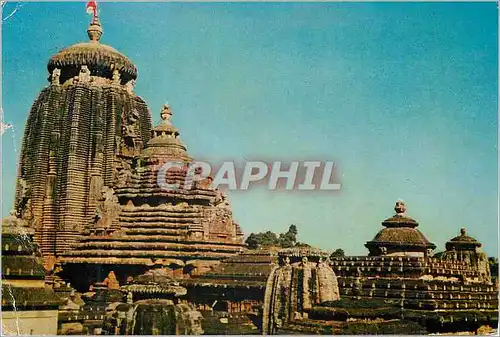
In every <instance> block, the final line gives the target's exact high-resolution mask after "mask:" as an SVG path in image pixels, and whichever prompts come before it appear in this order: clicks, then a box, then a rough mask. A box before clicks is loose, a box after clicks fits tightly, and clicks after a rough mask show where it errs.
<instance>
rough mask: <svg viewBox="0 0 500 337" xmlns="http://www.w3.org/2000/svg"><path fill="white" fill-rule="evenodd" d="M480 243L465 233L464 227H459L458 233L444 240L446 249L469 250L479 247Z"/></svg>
mask: <svg viewBox="0 0 500 337" xmlns="http://www.w3.org/2000/svg"><path fill="white" fill-rule="evenodd" d="M481 246H482V245H481V243H480V242H479V241H477V240H476V239H474V238H473V237H470V236H468V235H467V230H466V229H465V228H462V229H460V235H459V236H455V237H454V238H452V239H450V241H448V242H446V250H453V249H455V250H471V249H475V248H479V247H481Z"/></svg>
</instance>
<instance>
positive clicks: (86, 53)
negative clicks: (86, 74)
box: [47, 18, 137, 84]
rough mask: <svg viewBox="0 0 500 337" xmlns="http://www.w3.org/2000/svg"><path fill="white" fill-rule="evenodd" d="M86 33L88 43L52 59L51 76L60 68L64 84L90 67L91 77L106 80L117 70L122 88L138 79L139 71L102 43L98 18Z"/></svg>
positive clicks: (72, 47)
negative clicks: (81, 70)
mask: <svg viewBox="0 0 500 337" xmlns="http://www.w3.org/2000/svg"><path fill="white" fill-rule="evenodd" d="M87 33H88V35H89V39H90V41H89V42H82V43H77V44H75V45H72V46H70V47H67V48H64V49H62V50H61V51H59V52H58V53H57V54H55V55H53V56H52V57H51V58H50V60H49V62H48V64H47V69H48V71H49V73H52V71H53V70H54V69H56V68H58V69H60V70H61V80H62V81H65V80H66V79H68V78H71V77H73V76H76V75H78V73H79V71H80V68H81V67H82V66H87V67H88V68H89V70H90V73H91V75H93V76H100V77H106V78H112V76H113V71H114V70H115V69H116V70H118V72H119V73H120V77H121V83H122V84H125V83H127V82H128V81H130V80H135V79H136V78H137V68H136V67H135V65H134V64H133V63H132V61H130V60H129V58H128V57H126V56H125V55H123V54H121V53H120V52H118V51H117V50H116V49H114V48H113V47H110V46H107V45H105V44H102V43H100V42H99V41H100V38H101V35H102V28H101V24H100V23H99V20H98V19H97V18H96V19H94V20H93V21H92V23H91V24H90V27H89V28H88V30H87Z"/></svg>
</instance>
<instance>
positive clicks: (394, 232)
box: [370, 227, 436, 249]
mask: <svg viewBox="0 0 500 337" xmlns="http://www.w3.org/2000/svg"><path fill="white" fill-rule="evenodd" d="M370 242H371V243H373V244H374V245H376V246H385V245H390V244H392V245H405V246H415V247H422V248H432V249H434V248H435V247H436V246H435V245H434V244H433V243H431V242H429V240H428V239H427V238H426V237H425V235H424V234H422V232H420V231H419V230H418V229H415V228H408V227H405V228H391V227H389V228H384V229H382V230H381V231H379V232H378V233H377V235H376V236H375V238H374V239H373V240H372V241H370Z"/></svg>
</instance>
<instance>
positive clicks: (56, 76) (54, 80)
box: [50, 68, 61, 85]
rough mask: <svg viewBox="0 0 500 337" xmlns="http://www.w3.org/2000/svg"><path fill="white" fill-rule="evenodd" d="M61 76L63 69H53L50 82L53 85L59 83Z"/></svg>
mask: <svg viewBox="0 0 500 337" xmlns="http://www.w3.org/2000/svg"><path fill="white" fill-rule="evenodd" d="M60 77H61V69H59V68H55V69H54V70H52V74H51V76H50V83H51V84H52V85H59V84H60V83H59V78H60Z"/></svg>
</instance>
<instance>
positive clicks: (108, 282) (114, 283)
mask: <svg viewBox="0 0 500 337" xmlns="http://www.w3.org/2000/svg"><path fill="white" fill-rule="evenodd" d="M103 285H104V286H106V288H108V289H120V284H119V283H118V280H117V279H116V275H115V272H114V271H110V272H109V274H108V276H107V277H106V278H105V279H104V281H103Z"/></svg>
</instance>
